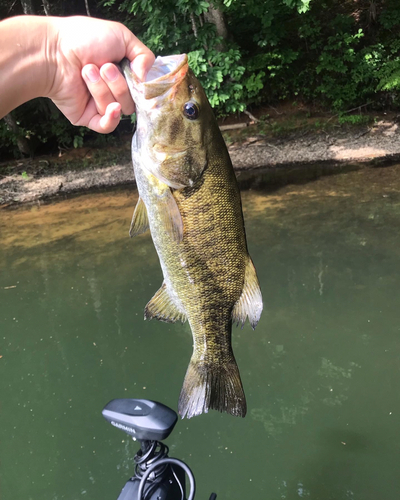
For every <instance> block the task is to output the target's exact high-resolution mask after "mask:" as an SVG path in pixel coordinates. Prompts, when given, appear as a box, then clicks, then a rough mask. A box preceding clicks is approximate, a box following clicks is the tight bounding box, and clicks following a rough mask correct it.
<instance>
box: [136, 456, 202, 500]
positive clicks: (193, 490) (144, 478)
mask: <svg viewBox="0 0 400 500" xmlns="http://www.w3.org/2000/svg"><path fill="white" fill-rule="evenodd" d="M161 464H175V465H178V466H179V467H181V468H182V469H183V470H184V471H185V472H186V474H187V476H188V478H189V483H190V494H189V497H188V499H187V500H193V498H194V494H195V493H196V482H195V480H194V476H193V472H192V471H191V470H190V468H189V467H188V466H187V465H186V464H185V462H182V460H178V459H177V458H161V459H160V460H157V462H156V463H155V464H153V465H150V467H149V468H148V469H147V470H146V472H145V473H144V474H143V476H142V478H141V480H140V484H139V489H138V500H143V488H144V485H145V483H146V481H147V478H148V477H149V476H150V474H151V472H152V471H153V469H155V468H156V467H157V466H158V465H161Z"/></svg>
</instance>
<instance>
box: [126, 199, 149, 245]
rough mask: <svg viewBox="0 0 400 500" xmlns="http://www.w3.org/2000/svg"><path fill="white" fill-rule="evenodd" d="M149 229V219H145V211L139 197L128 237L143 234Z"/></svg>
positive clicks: (144, 206)
mask: <svg viewBox="0 0 400 500" xmlns="http://www.w3.org/2000/svg"><path fill="white" fill-rule="evenodd" d="M148 229H149V219H148V217H147V209H146V205H145V204H144V202H143V200H142V198H140V197H139V199H138V202H137V204H136V207H135V211H134V212H133V216H132V222H131V227H130V229H129V236H130V237H131V238H133V236H137V235H138V234H143V233H145V232H146V231H147V230H148Z"/></svg>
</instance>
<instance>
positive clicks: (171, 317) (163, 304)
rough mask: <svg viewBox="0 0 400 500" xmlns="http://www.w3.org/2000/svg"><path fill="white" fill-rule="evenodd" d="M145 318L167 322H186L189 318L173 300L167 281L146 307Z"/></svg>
mask: <svg viewBox="0 0 400 500" xmlns="http://www.w3.org/2000/svg"><path fill="white" fill-rule="evenodd" d="M144 318H145V319H152V318H156V319H159V320H160V321H165V322H167V323H175V322H176V321H181V322H182V323H184V322H185V321H186V319H187V318H186V314H185V313H184V312H182V311H180V310H179V309H178V307H177V306H176V305H175V303H174V302H173V300H172V298H171V296H170V295H169V293H168V290H167V286H166V285H165V283H163V284H162V286H161V288H160V289H159V290H158V291H157V292H156V293H155V295H154V296H153V298H152V299H151V300H150V302H149V303H148V304H147V306H146V307H145V309H144Z"/></svg>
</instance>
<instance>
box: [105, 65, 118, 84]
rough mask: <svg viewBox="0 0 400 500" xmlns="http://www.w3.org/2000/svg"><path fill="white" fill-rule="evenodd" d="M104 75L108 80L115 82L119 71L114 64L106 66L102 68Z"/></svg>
mask: <svg viewBox="0 0 400 500" xmlns="http://www.w3.org/2000/svg"><path fill="white" fill-rule="evenodd" d="M104 75H105V77H106V78H107V80H108V81H109V82H115V80H116V79H117V78H118V77H119V71H118V70H117V68H116V67H115V66H107V68H105V69H104Z"/></svg>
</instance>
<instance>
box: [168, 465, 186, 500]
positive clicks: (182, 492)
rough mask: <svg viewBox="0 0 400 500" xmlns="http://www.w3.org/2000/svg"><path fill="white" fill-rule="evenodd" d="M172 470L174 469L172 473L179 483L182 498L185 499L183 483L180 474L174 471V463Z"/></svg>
mask: <svg viewBox="0 0 400 500" xmlns="http://www.w3.org/2000/svg"><path fill="white" fill-rule="evenodd" d="M171 471H172V474H173V475H174V478H175V481H176V482H177V483H178V485H179V489H180V490H181V500H185V493H184V491H183V487H182V484H181V482H180V481H179V478H178V476H177V475H176V474H175V471H174V468H173V467H172V465H171Z"/></svg>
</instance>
